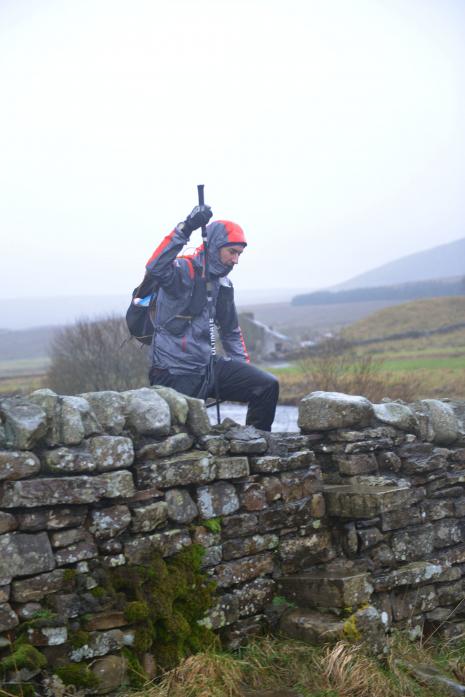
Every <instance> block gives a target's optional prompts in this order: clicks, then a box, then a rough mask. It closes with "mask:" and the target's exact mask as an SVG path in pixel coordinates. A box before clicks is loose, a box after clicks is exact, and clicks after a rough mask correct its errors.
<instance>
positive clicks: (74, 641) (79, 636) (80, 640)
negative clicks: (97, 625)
mask: <svg viewBox="0 0 465 697" xmlns="http://www.w3.org/2000/svg"><path fill="white" fill-rule="evenodd" d="M68 641H69V643H70V645H71V646H72V647H73V649H79V648H81V646H85V645H86V644H88V643H89V642H90V632H86V631H84V630H83V629H78V630H76V631H75V632H70V633H69V635H68Z"/></svg>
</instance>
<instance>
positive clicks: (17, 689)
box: [0, 682, 37, 697]
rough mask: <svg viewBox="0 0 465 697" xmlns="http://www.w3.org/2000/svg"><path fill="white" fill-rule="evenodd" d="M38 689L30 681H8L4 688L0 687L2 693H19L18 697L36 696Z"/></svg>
mask: <svg viewBox="0 0 465 697" xmlns="http://www.w3.org/2000/svg"><path fill="white" fill-rule="evenodd" d="M36 694H37V693H36V690H35V687H34V686H33V685H31V683H29V682H22V683H6V684H4V685H3V690H2V688H0V695H2V697H3V695H5V697H6V695H8V697H9V696H10V695H18V697H35V695H36Z"/></svg>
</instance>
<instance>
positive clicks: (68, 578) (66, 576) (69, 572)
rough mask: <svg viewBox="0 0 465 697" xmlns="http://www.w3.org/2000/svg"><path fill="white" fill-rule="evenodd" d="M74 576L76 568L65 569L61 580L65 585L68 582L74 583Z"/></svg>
mask: <svg viewBox="0 0 465 697" xmlns="http://www.w3.org/2000/svg"><path fill="white" fill-rule="evenodd" d="M75 578H76V569H65V570H64V572H63V582H64V583H65V584H66V585H69V584H70V583H74V580H75Z"/></svg>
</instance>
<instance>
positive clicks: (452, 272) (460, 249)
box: [331, 237, 465, 290]
mask: <svg viewBox="0 0 465 697" xmlns="http://www.w3.org/2000/svg"><path fill="white" fill-rule="evenodd" d="M464 274H465V237H463V238H461V239H459V240H455V241H454V242H448V243H447V244H441V245H439V246H437V247H433V248H431V249H427V250H425V251H422V252H416V253H415V254H409V255H408V256H405V257H400V258H399V259H395V260H394V261H391V262H389V263H388V264H383V265H382V266H378V267H377V268H376V269H372V270H371V271H367V272H366V273H362V274H360V275H358V276H354V277H353V278H350V279H349V280H348V281H345V282H344V283H339V284H338V285H336V286H333V287H332V288H331V290H349V289H351V288H367V287H370V286H386V285H394V284H398V283H408V282H412V281H422V280H428V279H440V278H450V277H452V276H463V275H464Z"/></svg>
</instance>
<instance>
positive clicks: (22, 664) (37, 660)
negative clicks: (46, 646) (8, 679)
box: [0, 637, 47, 673]
mask: <svg viewBox="0 0 465 697" xmlns="http://www.w3.org/2000/svg"><path fill="white" fill-rule="evenodd" d="M46 665H47V659H46V658H45V656H44V654H43V653H41V652H40V651H39V650H38V649H36V647H35V646H32V644H29V643H27V641H26V640H25V639H24V638H23V637H21V638H20V639H18V640H17V641H16V642H15V643H14V644H13V646H12V651H11V653H10V654H9V655H8V656H5V658H2V660H1V661H0V668H1V670H2V672H3V673H6V672H7V671H9V670H21V668H27V669H28V670H41V669H42V668H44V666H46Z"/></svg>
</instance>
